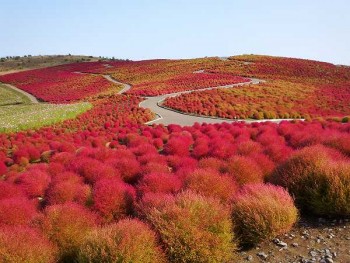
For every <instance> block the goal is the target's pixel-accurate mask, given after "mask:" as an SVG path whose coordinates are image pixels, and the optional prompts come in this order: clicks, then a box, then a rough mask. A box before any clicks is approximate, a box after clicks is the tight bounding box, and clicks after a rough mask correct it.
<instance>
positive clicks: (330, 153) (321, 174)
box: [269, 145, 350, 216]
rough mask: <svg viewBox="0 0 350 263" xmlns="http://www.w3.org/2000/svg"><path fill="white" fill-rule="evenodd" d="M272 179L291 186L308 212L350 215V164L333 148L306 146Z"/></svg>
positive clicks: (304, 209)
mask: <svg viewBox="0 0 350 263" xmlns="http://www.w3.org/2000/svg"><path fill="white" fill-rule="evenodd" d="M269 181H271V182H273V183H275V184H278V185H281V186H283V187H286V188H288V190H289V192H290V193H291V194H293V196H295V200H296V203H297V205H298V206H299V207H300V208H301V209H302V210H303V211H305V212H308V213H311V214H313V215H318V216H350V164H349V162H347V161H346V160H344V159H343V158H341V154H340V153H338V152H336V151H335V150H333V149H329V148H327V147H324V146H321V145H316V146H311V147H306V148H304V149H302V150H300V151H298V152H296V153H295V154H294V155H293V156H292V157H291V158H289V159H288V160H287V161H286V162H284V163H282V164H281V165H280V166H279V167H277V169H276V171H275V172H274V173H273V174H272V176H271V178H269Z"/></svg>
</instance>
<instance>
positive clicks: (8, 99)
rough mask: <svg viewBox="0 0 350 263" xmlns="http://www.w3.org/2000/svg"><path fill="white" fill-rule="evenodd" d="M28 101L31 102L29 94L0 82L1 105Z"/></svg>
mask: <svg viewBox="0 0 350 263" xmlns="http://www.w3.org/2000/svg"><path fill="white" fill-rule="evenodd" d="M26 103H30V100H29V99H28V98H27V96H25V95H24V94H22V93H20V92H18V91H15V90H13V89H10V88H8V87H6V86H5V85H2V84H0V106H4V105H14V104H26Z"/></svg>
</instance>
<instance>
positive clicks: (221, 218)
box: [140, 191, 235, 263]
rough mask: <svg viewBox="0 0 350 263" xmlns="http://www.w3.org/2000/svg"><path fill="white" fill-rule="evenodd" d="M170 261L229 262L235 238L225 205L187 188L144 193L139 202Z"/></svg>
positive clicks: (231, 258) (231, 257) (197, 262)
mask: <svg viewBox="0 0 350 263" xmlns="http://www.w3.org/2000/svg"><path fill="white" fill-rule="evenodd" d="M140 209H141V211H142V214H143V215H144V216H145V218H146V220H147V221H148V222H149V223H150V224H151V225H152V226H153V228H154V229H155V230H156V231H157V232H158V234H159V235H160V238H161V240H162V242H163V244H164V248H165V252H166V254H167V257H168V260H169V261H170V262H196V263H200V262H232V260H233V256H234V255H233V252H234V249H235V241H234V238H233V233H232V222H231V220H230V213H229V209H228V208H227V207H225V206H224V205H222V204H221V203H220V201H219V200H217V199H213V198H206V197H204V196H202V195H199V194H196V193H194V192H191V191H185V192H182V193H180V194H178V195H177V196H176V197H174V196H171V195H165V196H164V195H146V196H145V197H144V199H143V202H142V203H141V205H140Z"/></svg>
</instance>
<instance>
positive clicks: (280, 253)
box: [237, 218, 350, 263]
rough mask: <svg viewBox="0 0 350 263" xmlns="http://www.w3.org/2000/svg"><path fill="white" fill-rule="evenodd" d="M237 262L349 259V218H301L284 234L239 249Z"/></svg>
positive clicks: (349, 261)
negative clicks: (249, 247)
mask: <svg viewBox="0 0 350 263" xmlns="http://www.w3.org/2000/svg"><path fill="white" fill-rule="evenodd" d="M237 262H271V263H274V262H283V263H284V262H302V263H309V262H310V263H311V262H324V263H332V262H341V263H350V221H349V220H343V219H342V220H325V219H323V218H318V219H302V220H301V221H300V222H299V223H298V225H296V226H295V227H294V228H293V229H292V231H291V232H289V233H288V234H285V235H281V236H279V237H277V238H276V239H274V240H270V241H267V242H265V243H263V244H260V245H259V246H257V247H254V248H252V249H248V250H242V251H240V252H239V260H238V261H237Z"/></svg>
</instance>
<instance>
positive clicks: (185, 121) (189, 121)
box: [139, 79, 263, 126]
mask: <svg viewBox="0 0 350 263" xmlns="http://www.w3.org/2000/svg"><path fill="white" fill-rule="evenodd" d="M261 82H263V81H262V80H259V79H251V80H250V81H248V82H244V83H238V84H231V85H226V86H219V87H210V88H203V89H196V90H189V91H181V92H176V93H169V94H165V95H161V96H157V97H146V99H145V100H144V101H142V102H141V103H140V104H139V106H140V107H142V108H148V109H150V110H151V111H152V112H154V113H155V114H156V115H157V116H158V117H157V118H156V119H155V120H152V121H150V122H147V123H146V124H154V123H156V124H164V125H169V124H174V123H175V124H179V125H183V126H189V125H193V124H194V123H196V122H198V123H222V122H234V121H237V120H230V119H220V118H214V117H205V116H197V115H191V114H186V113H182V112H179V111H177V110H173V109H169V108H165V107H163V106H162V103H163V101H164V100H165V99H166V98H170V97H176V96H179V95H181V94H185V93H191V92H197V91H205V90H213V89H228V88H233V87H239V86H243V85H249V84H259V83H261Z"/></svg>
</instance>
